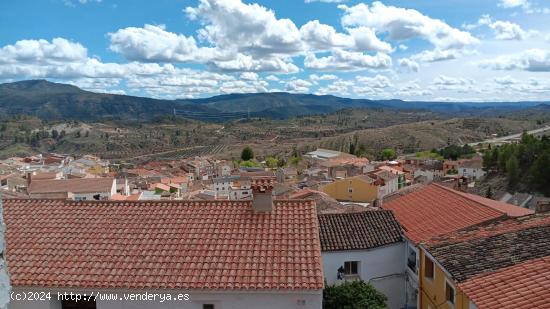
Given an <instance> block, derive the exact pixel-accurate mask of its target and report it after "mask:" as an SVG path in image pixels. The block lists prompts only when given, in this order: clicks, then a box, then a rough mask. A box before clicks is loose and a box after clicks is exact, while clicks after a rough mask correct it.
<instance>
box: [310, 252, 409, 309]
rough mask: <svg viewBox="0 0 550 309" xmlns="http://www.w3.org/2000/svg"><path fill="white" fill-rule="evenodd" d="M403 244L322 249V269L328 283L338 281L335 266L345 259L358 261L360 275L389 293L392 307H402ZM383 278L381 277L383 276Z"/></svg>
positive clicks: (397, 308)
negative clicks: (355, 248) (323, 250)
mask: <svg viewBox="0 0 550 309" xmlns="http://www.w3.org/2000/svg"><path fill="white" fill-rule="evenodd" d="M404 255H405V244H404V243H402V242H400V243H396V244H393V245H389V246H385V247H380V248H375V249H372V250H362V251H359V250H353V251H352V250H350V251H334V252H321V257H322V259H323V272H324V274H325V279H326V282H327V284H329V285H332V284H334V283H337V282H342V281H341V280H337V273H338V272H337V270H338V268H340V266H343V265H344V262H346V261H359V262H360V263H359V264H360V265H359V268H360V269H359V276H360V278H361V279H362V280H363V281H365V282H369V281H370V282H369V283H371V284H372V285H373V286H374V287H375V288H376V289H377V290H378V291H380V292H382V293H384V294H385V295H386V296H387V297H388V306H389V307H390V308H391V309H399V308H402V307H403V306H404V304H405V276H404V273H405V267H406V264H405V263H403V256H404ZM385 276H388V277H386V278H380V277H385Z"/></svg>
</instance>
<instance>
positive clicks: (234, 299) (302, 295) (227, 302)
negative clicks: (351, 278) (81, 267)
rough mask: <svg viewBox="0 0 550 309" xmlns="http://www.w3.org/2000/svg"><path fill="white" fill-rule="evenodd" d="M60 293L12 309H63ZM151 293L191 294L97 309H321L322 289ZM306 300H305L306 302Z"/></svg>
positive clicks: (106, 303)
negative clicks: (207, 306)
mask: <svg viewBox="0 0 550 309" xmlns="http://www.w3.org/2000/svg"><path fill="white" fill-rule="evenodd" d="M14 290H15V292H18V291H45V289H40V288H38V289H30V290H29V289H26V290H22V289H19V288H16V289H14ZM69 291H73V292H75V293H77V292H80V293H85V292H88V293H90V291H83V290H81V291H78V290H74V289H73V290H70V289H68V292H69ZM57 292H64V290H52V294H51V296H52V299H51V301H49V302H48V301H33V302H30V301H26V302H24V301H12V303H11V304H10V306H9V309H60V307H61V306H60V303H61V302H60V301H59V300H58V299H57ZM147 292H148V293H149V294H151V293H163V294H164V293H170V294H171V295H172V297H176V296H177V294H184V293H187V294H189V300H188V301H183V300H182V301H174V300H172V301H165V302H162V303H161V302H159V301H146V300H143V301H142V300H134V301H130V300H127V301H126V300H124V301H113V300H109V301H106V300H103V301H101V300H99V299H98V300H97V302H96V304H97V309H145V308H158V309H202V305H203V304H214V305H215V309H244V308H266V309H271V308H273V309H279V308H291V309H294V308H295V309H321V308H322V298H323V295H322V291H321V290H318V291H295V292H292V291H288V292H269V291H268V292H254V291H251V292H220V293H215V292H204V291H158V290H157V291H147ZM102 293H109V294H111V293H118V296H119V298H122V297H124V293H138V294H143V293H145V291H142V290H133V291H128V290H127V291H124V290H105V291H103V292H102ZM304 301H305V303H304Z"/></svg>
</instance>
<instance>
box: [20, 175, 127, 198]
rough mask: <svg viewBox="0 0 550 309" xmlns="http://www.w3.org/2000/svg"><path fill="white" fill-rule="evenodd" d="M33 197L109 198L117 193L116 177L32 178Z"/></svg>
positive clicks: (31, 190) (30, 187) (29, 191)
mask: <svg viewBox="0 0 550 309" xmlns="http://www.w3.org/2000/svg"><path fill="white" fill-rule="evenodd" d="M28 193H29V195H30V197H31V198H62V199H72V200H108V199H110V198H111V196H113V195H115V194H116V193H117V184H116V180H115V179H114V178H75V179H53V180H36V181H35V180H32V178H31V180H30V185H29V187H28Z"/></svg>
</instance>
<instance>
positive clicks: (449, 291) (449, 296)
mask: <svg viewBox="0 0 550 309" xmlns="http://www.w3.org/2000/svg"><path fill="white" fill-rule="evenodd" d="M445 299H446V300H447V301H448V302H449V303H451V304H453V305H454V304H455V288H454V287H453V286H452V285H451V284H450V283H449V281H447V280H445Z"/></svg>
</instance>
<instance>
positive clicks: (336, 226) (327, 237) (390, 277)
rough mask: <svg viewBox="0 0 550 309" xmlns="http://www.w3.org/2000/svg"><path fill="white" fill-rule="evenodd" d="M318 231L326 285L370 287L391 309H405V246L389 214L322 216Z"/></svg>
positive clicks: (381, 212)
mask: <svg viewBox="0 0 550 309" xmlns="http://www.w3.org/2000/svg"><path fill="white" fill-rule="evenodd" d="M318 217H319V231H320V240H321V257H322V259H323V271H324V275H325V282H326V283H327V284H328V285H332V284H338V283H341V282H345V281H351V280H363V281H365V282H368V283H370V284H372V285H373V286H374V287H375V288H376V289H377V290H378V291H380V292H382V293H383V294H384V295H386V297H387V298H388V307H389V308H390V309H400V308H403V306H404V305H405V265H404V263H403V256H404V254H405V245H404V243H403V240H402V237H401V227H400V225H399V223H398V222H397V220H396V219H395V217H394V216H393V214H392V212H391V211H389V210H370V211H362V212H355V213H339V214H321V215H319V216H318Z"/></svg>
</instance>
